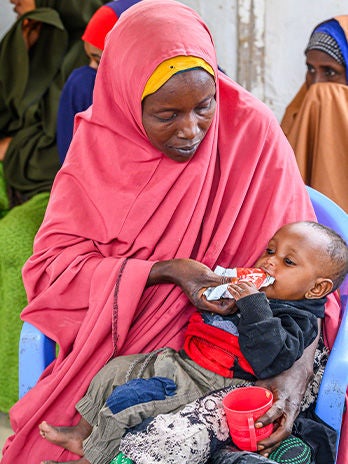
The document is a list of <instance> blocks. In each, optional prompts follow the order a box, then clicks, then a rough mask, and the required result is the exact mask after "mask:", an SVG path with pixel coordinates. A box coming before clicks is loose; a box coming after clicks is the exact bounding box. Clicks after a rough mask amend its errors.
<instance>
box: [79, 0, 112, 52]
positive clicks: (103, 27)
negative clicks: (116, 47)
mask: <svg viewBox="0 0 348 464" xmlns="http://www.w3.org/2000/svg"><path fill="white" fill-rule="evenodd" d="M110 3H111V4H112V3H114V2H110ZM109 5H110V4H109V3H107V4H106V5H103V6H101V7H100V8H98V10H97V11H96V12H95V13H94V15H93V16H92V17H91V19H90V20H89V22H88V24H87V27H86V29H85V32H84V34H83V36H82V40H84V41H85V42H88V43H90V44H91V45H94V47H97V48H99V49H100V50H104V41H105V37H106V34H107V33H108V32H109V31H110V30H111V29H112V28H113V27H114V25H115V24H116V22H117V20H118V16H117V15H116V13H115V11H114V9H113V8H111V7H110V6H109Z"/></svg>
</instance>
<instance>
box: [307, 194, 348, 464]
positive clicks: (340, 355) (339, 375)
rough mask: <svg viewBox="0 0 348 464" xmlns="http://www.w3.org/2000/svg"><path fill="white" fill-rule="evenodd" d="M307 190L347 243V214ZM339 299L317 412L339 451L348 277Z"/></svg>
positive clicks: (347, 357) (347, 350)
mask: <svg viewBox="0 0 348 464" xmlns="http://www.w3.org/2000/svg"><path fill="white" fill-rule="evenodd" d="M307 191H308V193H309V196H310V199H311V202H312V204H313V207H314V211H315V213H316V216H317V219H318V222H320V223H321V224H324V225H325V226H328V227H331V229H333V230H335V231H336V232H337V233H338V234H340V235H341V237H342V238H343V239H344V240H345V242H346V243H348V214H347V213H346V212H345V211H344V210H343V209H342V208H340V207H339V206H338V205H337V204H336V203H334V202H333V201H332V200H330V199H329V198H328V197H326V196H325V195H323V194H322V193H320V192H318V191H317V190H315V189H313V188H311V187H307ZM340 297H341V315H340V316H341V323H340V328H339V331H338V334H337V336H336V339H335V342H334V345H333V347H332V349H331V352H330V356H329V360H328V363H327V365H326V367H325V371H324V375H323V378H322V381H321V384H320V389H319V393H318V398H317V403H316V409H315V412H316V414H317V415H318V416H319V417H320V418H321V419H322V420H323V421H324V422H326V423H327V424H328V425H330V426H331V427H332V428H333V429H335V431H336V432H337V446H336V448H337V451H338V449H339V447H340V446H344V447H347V446H348V443H347V442H346V441H347V437H344V436H342V438H341V427H342V418H343V414H344V411H345V401H346V392H347V385H348V276H347V277H346V278H345V280H344V282H343V283H342V285H341V286H340ZM343 440H344V442H343ZM336 462H337V461H336ZM337 464H338V462H337ZM342 464H343V463H342Z"/></svg>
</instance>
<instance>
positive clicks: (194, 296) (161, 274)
mask: <svg viewBox="0 0 348 464" xmlns="http://www.w3.org/2000/svg"><path fill="white" fill-rule="evenodd" d="M230 281H231V278H229V277H223V276H219V275H217V274H215V273H214V272H213V271H212V270H211V269H209V267H208V266H205V265H204V264H202V263H200V262H198V261H195V260H193V259H172V260H169V261H159V262H157V263H155V264H154V265H153V267H152V269H151V272H150V275H149V278H148V281H147V286H150V285H156V284H160V283H165V282H170V283H173V284H176V285H178V286H179V287H181V288H182V290H183V291H184V293H185V294H186V295H187V297H188V298H189V300H190V301H191V303H192V304H193V305H194V306H195V307H196V308H197V309H199V310H202V311H210V312H214V313H217V314H221V315H227V314H231V313H232V312H234V310H235V309H234V307H235V301H234V300H232V299H227V298H226V299H221V300H216V301H208V300H207V299H206V297H205V296H204V295H203V293H204V291H205V290H206V289H207V288H208V287H216V286H218V285H222V284H226V283H228V282H230Z"/></svg>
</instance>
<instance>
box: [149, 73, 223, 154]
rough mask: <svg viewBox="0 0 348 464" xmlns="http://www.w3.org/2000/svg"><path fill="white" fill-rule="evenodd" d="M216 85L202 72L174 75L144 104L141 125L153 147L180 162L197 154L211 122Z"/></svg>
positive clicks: (208, 75) (209, 76)
mask: <svg viewBox="0 0 348 464" xmlns="http://www.w3.org/2000/svg"><path fill="white" fill-rule="evenodd" d="M215 92H216V90H215V82H214V79H213V77H212V76H211V75H210V74H209V73H207V72H206V71H204V70H203V69H202V70H201V69H195V70H191V71H185V72H182V73H179V74H175V75H174V76H173V77H171V78H170V79H169V80H168V81H167V82H166V83H165V84H164V85H163V86H162V87H161V88H160V89H158V90H157V92H155V93H153V94H151V95H148V96H147V97H145V99H144V101H143V116H142V120H143V126H144V129H145V131H146V134H147V136H148V138H149V140H150V142H151V143H152V145H153V146H154V147H156V148H157V149H158V150H160V151H161V152H162V153H164V154H165V155H166V156H168V158H170V159H172V160H174V161H177V162H179V163H185V162H187V161H189V160H190V159H191V158H192V157H193V156H194V154H195V153H196V150H197V148H198V147H199V144H200V143H201V142H202V140H203V138H204V136H205V134H206V133H207V131H208V129H209V127H210V124H211V122H212V120H213V117H214V113H215V107H216V101H215Z"/></svg>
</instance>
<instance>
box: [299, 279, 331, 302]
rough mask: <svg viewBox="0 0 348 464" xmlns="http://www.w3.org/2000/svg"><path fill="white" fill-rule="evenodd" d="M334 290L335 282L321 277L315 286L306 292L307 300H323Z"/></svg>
mask: <svg viewBox="0 0 348 464" xmlns="http://www.w3.org/2000/svg"><path fill="white" fill-rule="evenodd" d="M332 288H333V282H332V280H331V279H324V278H321V277H320V278H319V279H317V280H316V281H315V284H314V286H313V287H312V288H310V289H309V290H308V291H307V292H306V294H305V298H307V299H309V300H314V299H316V298H323V297H324V296H326V295H328V294H329V293H330V292H331V291H332Z"/></svg>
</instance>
